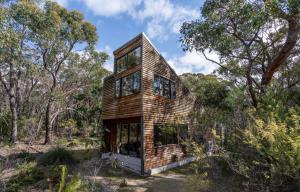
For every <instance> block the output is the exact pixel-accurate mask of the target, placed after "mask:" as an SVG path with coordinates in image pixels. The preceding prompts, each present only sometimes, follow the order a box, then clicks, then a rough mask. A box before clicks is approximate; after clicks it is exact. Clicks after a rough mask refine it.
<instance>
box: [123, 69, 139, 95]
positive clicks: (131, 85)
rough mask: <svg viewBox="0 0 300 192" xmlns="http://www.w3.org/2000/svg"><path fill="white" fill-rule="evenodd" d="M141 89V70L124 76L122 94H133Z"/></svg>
mask: <svg viewBox="0 0 300 192" xmlns="http://www.w3.org/2000/svg"><path fill="white" fill-rule="evenodd" d="M140 89H141V72H140V71H137V72H135V73H132V74H130V75H128V76H126V77H123V78H122V96H127V95H131V94H133V93H137V92H139V91H140Z"/></svg>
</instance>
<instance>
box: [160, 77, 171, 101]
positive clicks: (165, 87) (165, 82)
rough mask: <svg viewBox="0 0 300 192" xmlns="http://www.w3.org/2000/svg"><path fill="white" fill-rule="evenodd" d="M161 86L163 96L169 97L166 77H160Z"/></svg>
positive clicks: (168, 82) (168, 85) (168, 83)
mask: <svg viewBox="0 0 300 192" xmlns="http://www.w3.org/2000/svg"><path fill="white" fill-rule="evenodd" d="M162 86H163V96H164V97H166V98H170V95H171V94H170V81H169V80H168V79H165V78H162Z"/></svg>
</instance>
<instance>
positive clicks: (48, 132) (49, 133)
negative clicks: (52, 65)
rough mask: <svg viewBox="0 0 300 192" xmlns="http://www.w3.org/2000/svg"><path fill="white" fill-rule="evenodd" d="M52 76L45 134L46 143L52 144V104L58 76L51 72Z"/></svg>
mask: <svg viewBox="0 0 300 192" xmlns="http://www.w3.org/2000/svg"><path fill="white" fill-rule="evenodd" d="M51 76H52V86H51V89H50V92H49V100H48V104H47V108H46V117H45V128H46V134H45V144H52V141H53V140H52V136H53V130H52V121H51V115H52V105H53V102H54V97H53V93H54V91H55V88H56V82H57V80H56V76H55V74H53V73H51Z"/></svg>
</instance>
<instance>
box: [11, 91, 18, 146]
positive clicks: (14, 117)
mask: <svg viewBox="0 0 300 192" xmlns="http://www.w3.org/2000/svg"><path fill="white" fill-rule="evenodd" d="M9 104H10V111H11V140H12V142H13V143H15V142H16V141H17V140H18V124H17V119H18V114H17V107H16V98H15V97H14V95H10V96H9Z"/></svg>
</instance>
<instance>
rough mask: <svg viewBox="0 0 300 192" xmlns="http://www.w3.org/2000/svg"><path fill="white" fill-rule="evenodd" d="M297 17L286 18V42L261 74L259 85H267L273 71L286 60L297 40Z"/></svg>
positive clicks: (298, 29) (299, 29)
mask: <svg viewBox="0 0 300 192" xmlns="http://www.w3.org/2000/svg"><path fill="white" fill-rule="evenodd" d="M298 19H299V17H293V18H290V19H289V20H288V26H289V31H288V35H287V38H286V42H285V43H284V45H283V47H282V49H281V50H280V51H279V53H278V54H277V56H276V57H275V58H274V59H273V61H272V62H271V63H269V64H268V66H267V69H266V72H265V73H264V74H263V76H262V81H261V85H268V84H269V83H270V82H271V80H272V78H273V75H274V73H275V72H276V71H277V70H278V68H279V67H280V66H281V65H282V64H284V62H286V60H287V58H288V57H289V56H290V54H291V51H292V49H293V48H294V47H295V45H296V43H297V41H298V40H299V34H300V24H299V21H298Z"/></svg>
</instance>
